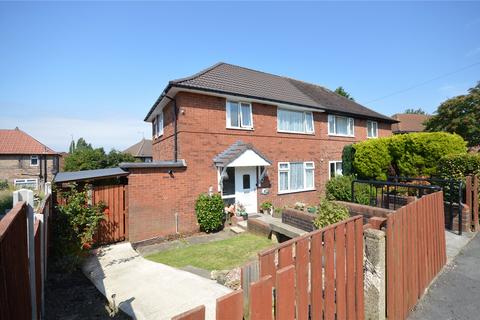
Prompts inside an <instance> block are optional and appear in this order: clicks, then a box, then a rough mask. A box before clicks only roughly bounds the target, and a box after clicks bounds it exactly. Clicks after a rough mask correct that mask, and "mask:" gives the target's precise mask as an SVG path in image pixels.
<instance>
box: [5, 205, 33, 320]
mask: <svg viewBox="0 0 480 320" xmlns="http://www.w3.org/2000/svg"><path fill="white" fill-rule="evenodd" d="M31 308H32V307H31V296H30V282H29V271H28V244H27V205H26V204H25V202H20V203H18V204H17V205H15V207H14V208H13V209H12V210H10V211H9V212H8V213H7V215H6V216H5V217H3V219H2V220H0V319H31V318H32V309H31Z"/></svg>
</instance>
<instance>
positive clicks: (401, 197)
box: [351, 177, 463, 235]
mask: <svg viewBox="0 0 480 320" xmlns="http://www.w3.org/2000/svg"><path fill="white" fill-rule="evenodd" d="M392 180H393V181H392ZM413 181H425V182H427V183H428V185H427V184H413V183H407V182H413ZM462 183H463V182H462V181H458V180H453V179H452V180H446V179H438V178H409V177H389V178H388V181H378V180H354V181H352V186H351V188H352V190H351V191H352V202H357V201H355V200H356V199H357V198H356V194H355V193H356V189H355V185H362V184H363V185H367V186H368V188H369V190H368V197H369V200H368V202H369V205H370V206H375V207H381V208H386V209H393V210H396V209H397V208H398V207H402V206H404V205H406V204H407V202H408V197H416V198H421V197H422V196H424V195H426V194H430V193H433V192H437V191H440V190H442V191H443V192H444V195H445V199H448V200H446V202H448V203H449V211H450V221H449V224H450V228H453V211H454V210H453V207H454V203H455V200H457V201H458V233H459V234H460V235H461V234H462V208H463V205H462V186H463V185H462ZM457 190H459V191H458V193H457V194H456V196H454V191H457ZM364 192H365V190H364ZM357 193H358V190H357ZM455 193H456V192H455ZM357 200H358V199H357ZM392 200H393V201H392Z"/></svg>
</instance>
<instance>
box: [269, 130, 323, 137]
mask: <svg viewBox="0 0 480 320" xmlns="http://www.w3.org/2000/svg"><path fill="white" fill-rule="evenodd" d="M277 132H278V133H288V134H302V135H306V136H314V135H315V132H296V131H284V130H277Z"/></svg>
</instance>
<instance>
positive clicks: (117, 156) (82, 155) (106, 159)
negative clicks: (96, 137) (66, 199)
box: [65, 138, 135, 171]
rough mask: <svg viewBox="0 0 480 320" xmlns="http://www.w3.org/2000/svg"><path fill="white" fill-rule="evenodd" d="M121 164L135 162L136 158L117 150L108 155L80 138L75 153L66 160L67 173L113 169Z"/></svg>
mask: <svg viewBox="0 0 480 320" xmlns="http://www.w3.org/2000/svg"><path fill="white" fill-rule="evenodd" d="M120 162H135V158H134V157H133V156H132V155H130V154H126V153H122V152H120V151H117V150H115V149H112V150H110V152H109V153H108V154H106V153H105V150H104V149H103V148H93V147H92V145H91V144H90V143H87V142H86V141H85V139H83V138H80V139H78V140H77V143H76V147H75V148H74V149H73V152H71V153H70V155H69V156H68V157H66V158H65V171H81V170H93V169H104V168H113V167H117V166H118V164H119V163H120Z"/></svg>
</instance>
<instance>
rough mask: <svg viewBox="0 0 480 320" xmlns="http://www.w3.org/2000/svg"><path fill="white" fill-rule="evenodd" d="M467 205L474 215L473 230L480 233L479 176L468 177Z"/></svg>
mask: <svg viewBox="0 0 480 320" xmlns="http://www.w3.org/2000/svg"><path fill="white" fill-rule="evenodd" d="M465 185H466V188H465V189H466V194H465V203H466V205H468V207H469V208H470V212H471V213H472V219H471V220H472V230H473V231H480V224H479V221H478V220H479V217H478V196H479V195H478V176H476V175H474V176H467V178H466V181H465Z"/></svg>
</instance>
